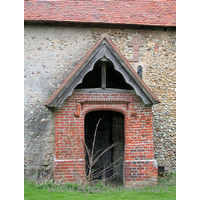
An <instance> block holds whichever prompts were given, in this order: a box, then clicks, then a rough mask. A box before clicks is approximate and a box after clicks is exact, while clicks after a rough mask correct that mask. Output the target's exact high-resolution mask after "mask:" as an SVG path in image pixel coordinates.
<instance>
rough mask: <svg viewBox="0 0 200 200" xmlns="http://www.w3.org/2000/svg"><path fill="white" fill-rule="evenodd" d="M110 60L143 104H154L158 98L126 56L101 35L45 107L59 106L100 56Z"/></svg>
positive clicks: (157, 101)
mask: <svg viewBox="0 0 200 200" xmlns="http://www.w3.org/2000/svg"><path fill="white" fill-rule="evenodd" d="M104 57H105V58H107V59H108V60H110V61H111V62H112V63H113V65H114V68H115V70H116V71H118V72H120V73H121V74H122V75H123V77H124V79H125V81H126V83H128V84H130V85H131V86H132V87H133V88H134V90H135V92H136V94H137V95H138V96H140V97H141V99H142V100H143V102H144V103H145V104H156V103H159V102H160V100H159V99H158V97H157V96H156V95H155V94H154V93H153V92H152V91H151V90H150V88H149V87H148V86H147V85H146V84H145V83H144V82H143V80H142V79H141V78H140V77H139V75H138V74H137V73H136V72H135V70H134V69H133V68H132V66H131V65H130V64H129V62H128V61H127V60H126V58H125V57H124V56H123V55H122V54H121V53H120V51H119V50H118V49H117V48H116V46H115V45H114V44H113V43H112V41H111V40H110V39H109V38H108V37H106V36H105V37H102V38H101V39H99V40H98V41H97V43H96V44H95V45H94V46H93V47H92V48H91V49H90V51H89V52H88V53H87V54H86V55H85V57H84V58H83V59H82V61H81V62H80V63H79V64H78V65H77V66H76V67H75V68H74V69H73V70H72V72H71V73H70V75H69V76H68V77H67V78H66V79H65V80H64V81H63V82H62V84H61V85H60V87H59V88H58V89H57V90H56V91H55V92H54V93H53V94H52V96H51V97H50V98H49V100H48V101H47V102H46V104H45V105H46V106H47V107H61V106H62V105H63V103H64V101H65V99H66V98H67V97H68V96H70V95H71V94H72V93H73V91H74V88H75V87H76V86H77V85H78V84H79V83H81V82H82V80H83V78H84V76H85V75H86V74H87V73H88V72H89V71H91V70H93V68H94V65H95V63H96V62H97V61H98V60H99V59H101V58H104Z"/></svg>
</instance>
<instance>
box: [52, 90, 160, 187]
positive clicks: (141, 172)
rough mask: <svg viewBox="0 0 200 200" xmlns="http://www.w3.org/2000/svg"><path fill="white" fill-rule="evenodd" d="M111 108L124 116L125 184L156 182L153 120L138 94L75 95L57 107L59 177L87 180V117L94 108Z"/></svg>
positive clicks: (56, 156)
mask: <svg viewBox="0 0 200 200" xmlns="http://www.w3.org/2000/svg"><path fill="white" fill-rule="evenodd" d="M97 110H110V111H117V112H121V113H122V114H123V115H124V120H125V125H124V126H125V127H124V137H125V144H124V148H125V149H124V185H125V186H128V185H130V184H133V185H135V184H138V183H142V182H144V181H145V182H146V185H148V184H149V183H152V182H153V183H154V184H155V183H156V180H157V163H156V161H155V160H154V152H153V121H152V111H151V107H150V106H146V105H145V104H144V103H143V102H142V101H141V99H140V98H139V97H138V96H136V95H135V94H78V93H77V94H73V95H71V96H70V97H68V98H67V100H66V101H65V103H64V105H63V107H62V108H56V109H55V161H54V177H55V179H56V180H61V179H63V181H77V175H78V180H79V181H80V180H85V178H84V177H85V151H84V145H83V141H84V118H85V115H86V114H87V113H89V112H91V111H97Z"/></svg>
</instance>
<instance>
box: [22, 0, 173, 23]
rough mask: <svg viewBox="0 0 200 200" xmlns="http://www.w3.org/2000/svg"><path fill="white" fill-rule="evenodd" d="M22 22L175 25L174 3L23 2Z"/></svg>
mask: <svg viewBox="0 0 200 200" xmlns="http://www.w3.org/2000/svg"><path fill="white" fill-rule="evenodd" d="M24 20H25V22H68V23H69V22H75V23H77V22H79V23H103V24H128V25H151V26H176V0H132V1H125V0H109V1H108V0H92V1H91V0H84V1H82V0H59V1H58V0H54V1H53V0H46V1H42V0H25V1H24Z"/></svg>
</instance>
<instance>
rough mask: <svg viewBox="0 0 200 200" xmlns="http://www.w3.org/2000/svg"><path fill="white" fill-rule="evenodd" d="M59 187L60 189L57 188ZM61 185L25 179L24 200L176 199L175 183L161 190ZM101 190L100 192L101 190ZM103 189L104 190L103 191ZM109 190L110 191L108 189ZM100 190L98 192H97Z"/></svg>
mask: <svg viewBox="0 0 200 200" xmlns="http://www.w3.org/2000/svg"><path fill="white" fill-rule="evenodd" d="M51 187H52V188H54V189H55V191H54V192H53V191H49V190H50V188H51ZM72 187H73V188H74V190H73V191H66V188H67V190H69V189H70V188H72ZM57 188H58V190H57ZM59 189H60V186H58V187H57V186H55V185H53V184H50V183H48V184H44V185H37V184H35V183H32V182H29V181H27V180H25V182H24V200H54V199H56V200H57V199H58V200H60V199H61V200H62V199H63V200H66V199H69V200H70V199H72V200H77V199H81V200H82V199H83V200H84V199H85V200H90V199H98V200H101V199H102V200H104V199H109V200H111V199H113V200H118V199H124V200H128V199H134V200H157V199H161V200H166V199H168V200H175V199H176V186H175V185H174V184H171V185H167V187H166V186H165V187H164V186H162V185H160V191H159V185H158V186H155V187H151V188H150V187H145V188H141V189H138V190H137V189H133V190H132V191H130V189H127V190H122V189H121V191H119V188H118V191H111V190H113V188H111V187H108V186H107V187H103V186H96V187H95V188H94V187H93V188H91V187H89V186H88V187H87V188H84V189H83V188H82V189H81V187H80V186H78V185H77V184H66V185H65V186H63V187H62V189H63V191H59ZM98 189H99V190H100V192H99V190H98ZM102 190H103V192H102ZM108 190H109V191H108ZM115 190H117V188H116V189H115ZM95 191H98V192H95Z"/></svg>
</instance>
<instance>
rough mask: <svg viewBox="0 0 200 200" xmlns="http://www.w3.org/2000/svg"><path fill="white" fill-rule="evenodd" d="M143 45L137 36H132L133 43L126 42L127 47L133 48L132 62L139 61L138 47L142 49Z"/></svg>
mask: <svg viewBox="0 0 200 200" xmlns="http://www.w3.org/2000/svg"><path fill="white" fill-rule="evenodd" d="M143 46H144V43H143V42H142V41H140V40H139V35H137V34H134V35H133V41H132V42H128V47H133V61H134V62H138V61H139V47H143Z"/></svg>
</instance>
